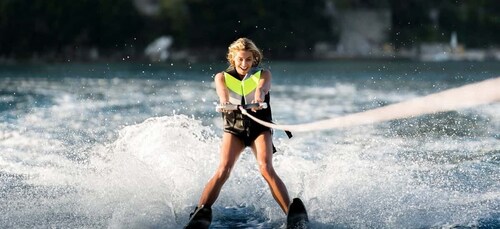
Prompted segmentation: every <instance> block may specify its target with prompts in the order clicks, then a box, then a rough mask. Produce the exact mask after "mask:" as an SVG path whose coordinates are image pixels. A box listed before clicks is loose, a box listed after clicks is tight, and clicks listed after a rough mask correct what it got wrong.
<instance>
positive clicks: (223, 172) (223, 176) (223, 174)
mask: <svg viewBox="0 0 500 229" xmlns="http://www.w3.org/2000/svg"><path fill="white" fill-rule="evenodd" d="M231 169H232V168H231V166H228V165H222V166H220V167H219V168H218V169H217V171H216V173H215V177H216V178H217V180H221V181H226V180H227V179H228V178H229V175H230V174H231Z"/></svg>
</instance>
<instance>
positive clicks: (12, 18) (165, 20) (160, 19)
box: [0, 0, 500, 59]
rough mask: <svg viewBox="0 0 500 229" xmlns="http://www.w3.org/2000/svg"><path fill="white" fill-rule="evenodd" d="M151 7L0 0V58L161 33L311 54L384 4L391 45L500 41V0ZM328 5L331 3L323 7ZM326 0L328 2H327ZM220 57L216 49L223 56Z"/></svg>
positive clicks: (111, 0) (110, 46) (133, 45)
mask: <svg viewBox="0 0 500 229" xmlns="http://www.w3.org/2000/svg"><path fill="white" fill-rule="evenodd" d="M157 3H158V5H159V10H158V13H156V14H155V15H147V16H146V15H144V14H141V13H139V11H138V10H137V9H136V7H135V5H134V0H72V1H67V0H0V58H1V57H4V58H5V57H7V58H31V57H33V55H39V56H42V58H54V59H57V58H60V57H64V56H75V53H78V52H79V51H81V50H85V49H91V48H94V49H96V50H99V55H100V56H108V57H112V56H113V55H118V54H116V53H120V54H124V53H126V54H127V55H131V56H140V55H142V50H143V49H144V47H145V46H146V45H147V44H148V43H149V42H151V41H153V40H154V39H155V38H157V37H159V36H161V35H171V36H173V37H174V48H176V49H179V50H182V49H187V50H200V52H208V51H213V50H222V52H225V49H226V47H227V45H228V44H229V43H230V42H231V41H233V40H235V39H236V38H238V37H242V36H246V37H249V38H251V39H253V40H254V41H256V43H257V44H258V46H259V47H260V48H262V49H264V50H265V54H266V56H267V57H270V56H271V57H276V58H297V57H308V56H309V55H311V54H312V51H313V48H314V45H315V44H316V43H317V42H320V41H327V42H330V43H335V42H336V41H337V39H338V35H339V34H338V30H336V29H335V26H336V25H335V20H336V13H338V12H339V11H342V10H345V9H357V8H373V9H389V10H390V12H391V15H392V26H391V28H390V31H391V34H390V39H391V40H390V41H389V42H391V43H392V44H394V46H396V47H411V46H413V45H416V44H418V43H419V42H429V41H448V40H449V37H450V33H451V32H453V31H456V32H457V34H458V36H459V37H458V39H459V41H460V42H461V43H464V44H465V45H466V46H467V47H480V48H487V47H490V46H492V45H497V44H498V41H500V33H498V32H497V31H500V19H499V15H500V4H499V3H498V1H494V0H476V1H465V0H406V1H399V0H313V1H303V0H273V1H269V0H248V1H225V0H158V1H157ZM327 6H330V7H327ZM332 6H333V8H332ZM222 58H223V57H222Z"/></svg>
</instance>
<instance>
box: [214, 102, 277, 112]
mask: <svg viewBox="0 0 500 229" xmlns="http://www.w3.org/2000/svg"><path fill="white" fill-rule="evenodd" d="M240 108H242V109H244V110H248V109H253V108H261V109H267V103H265V102H264V103H250V104H245V105H237V104H219V105H217V106H216V107H215V111H217V112H222V111H235V110H240Z"/></svg>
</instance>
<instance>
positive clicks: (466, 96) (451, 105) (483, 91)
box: [240, 77, 500, 132]
mask: <svg viewBox="0 0 500 229" xmlns="http://www.w3.org/2000/svg"><path fill="white" fill-rule="evenodd" d="M499 101H500V77H497V78H493V79H488V80H484V81H481V82H478V83H473V84H469V85H465V86H461V87H458V88H453V89H449V90H445V91H442V92H438V93H434V94H430V95H427V96H423V97H418V98H415V99H412V100H408V101H405V102H400V103H396V104H391V105H388V106H385V107H380V108H376V109H372V110H368V111H364V112H359V113H355V114H350V115H346V116H342V117H336V118H331V119H326V120H322V121H317V122H311V123H305V124H298V125H277V124H273V123H269V122H264V121H262V120H259V119H258V118H255V117H253V116H252V115H251V114H249V113H248V112H247V111H246V110H244V109H242V108H240V110H241V112H242V113H243V114H245V115H247V116H248V117H250V118H251V119H253V120H254V121H256V122H258V123H260V124H261V125H263V126H267V127H270V128H274V129H281V130H289V131H296V132H306V131H314V130H326V129H337V128H343V127H350V126H357V125H364V124H372V123H377V122H383V121H389V120H394V119H402V118H409V117H416V116H419V115H424V114H432V113H437V112H444V111H451V110H458V109H464V108H468V107H474V106H479V105H484V104H489V103H494V102H499Z"/></svg>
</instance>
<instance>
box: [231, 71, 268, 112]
mask: <svg viewBox="0 0 500 229" xmlns="http://www.w3.org/2000/svg"><path fill="white" fill-rule="evenodd" d="M232 72H235V71H232ZM261 73H262V69H259V68H252V69H250V71H249V72H248V73H247V74H246V76H245V77H244V78H243V79H241V80H240V79H239V78H236V77H234V76H233V75H231V74H230V73H229V72H224V80H225V82H226V87H227V89H228V91H229V102H230V103H232V104H238V105H244V104H249V103H251V102H252V100H254V98H255V90H256V89H257V86H258V85H259V81H260V74H261ZM236 74H237V73H236Z"/></svg>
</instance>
